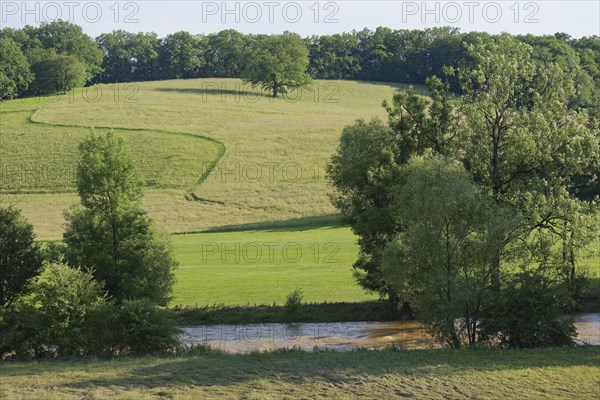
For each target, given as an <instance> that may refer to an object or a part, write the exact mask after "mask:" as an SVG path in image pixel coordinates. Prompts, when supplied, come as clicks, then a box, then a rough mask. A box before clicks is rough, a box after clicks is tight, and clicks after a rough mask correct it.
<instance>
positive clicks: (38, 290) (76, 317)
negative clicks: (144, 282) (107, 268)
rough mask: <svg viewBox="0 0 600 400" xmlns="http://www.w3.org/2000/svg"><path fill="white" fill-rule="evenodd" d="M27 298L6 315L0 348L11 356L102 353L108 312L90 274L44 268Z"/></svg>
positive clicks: (60, 266) (55, 266)
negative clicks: (8, 349)
mask: <svg viewBox="0 0 600 400" xmlns="http://www.w3.org/2000/svg"><path fill="white" fill-rule="evenodd" d="M31 292H32V293H31V296H28V297H27V298H23V299H22V300H21V301H20V302H19V303H18V304H16V305H15V307H14V308H12V309H11V310H10V311H8V312H7V313H6V318H5V324H6V326H5V327H6V330H7V334H6V335H5V343H6V345H7V347H8V348H10V349H11V350H12V351H15V352H16V354H17V355H23V356H30V357H41V356H53V357H54V356H73V355H86V354H96V353H97V352H99V349H102V348H103V347H104V343H103V342H102V340H103V339H105V335H104V334H105V333H106V329H107V328H106V327H107V326H109V325H110V323H109V321H107V320H106V318H107V316H109V315H110V314H111V312H110V308H112V307H111V305H110V303H107V301H106V298H105V296H104V294H103V293H102V290H101V286H100V284H99V283H98V282H96V281H95V280H94V278H93V277H92V275H91V274H90V273H87V272H84V271H82V270H80V269H75V268H71V267H69V266H67V265H64V264H47V265H46V267H45V269H44V271H43V273H42V274H41V275H40V277H39V278H38V279H37V280H36V281H35V282H34V283H33V284H32V285H31Z"/></svg>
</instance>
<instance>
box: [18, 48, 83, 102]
mask: <svg viewBox="0 0 600 400" xmlns="http://www.w3.org/2000/svg"><path fill="white" fill-rule="evenodd" d="M33 53H35V55H30V59H31V71H32V73H33V74H34V75H35V79H34V80H33V83H32V84H31V87H30V89H29V93H31V94H35V95H44V94H52V93H66V92H67V91H69V90H71V89H73V88H75V87H79V86H82V85H83V82H84V79H85V65H84V64H82V63H81V62H80V61H79V60H78V59H77V57H75V56H73V55H65V54H56V53H55V52H54V50H42V49H36V50H33V51H32V54H33Z"/></svg>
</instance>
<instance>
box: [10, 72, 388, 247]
mask: <svg viewBox="0 0 600 400" xmlns="http://www.w3.org/2000/svg"><path fill="white" fill-rule="evenodd" d="M328 84H330V83H328V82H325V81H317V82H316V86H315V88H318V91H316V90H314V91H308V90H305V91H304V92H303V93H302V96H301V98H300V100H299V101H297V102H293V101H290V100H289V99H287V100H286V99H283V98H279V99H275V100H273V99H271V98H269V97H266V96H264V97H263V96H250V95H241V96H237V95H236V94H234V93H232V92H236V91H237V92H238V93H239V88H238V86H236V85H240V81H239V80H236V79H210V80H209V79H194V80H175V81H159V82H142V83H137V84H135V85H137V87H138V89H139V91H138V92H137V93H135V95H133V98H134V100H137V102H128V101H126V100H127V95H130V94H131V93H133V92H123V93H122V95H120V97H118V98H115V89H114V87H113V86H110V85H100V86H98V88H100V89H101V90H102V94H101V95H100V96H99V100H98V101H95V102H90V101H85V98H84V96H83V95H82V92H81V91H80V90H79V91H76V92H75V93H74V94H73V95H70V96H63V97H60V98H58V99H55V100H53V101H51V102H50V101H43V100H42V101H37V102H36V101H35V100H25V101H22V100H17V101H12V102H5V103H3V105H2V108H3V110H15V109H31V108H37V109H38V111H36V112H35V113H34V114H33V117H32V119H33V121H35V122H39V123H45V124H62V125H78V126H82V127H89V126H97V127H98V126H103V127H114V128H135V129H148V130H160V131H170V132H182V133H188V134H193V135H201V136H204V137H209V138H212V139H215V140H217V141H219V142H221V143H223V144H224V145H225V148H226V150H225V155H224V157H223V158H222V159H221V161H220V163H219V164H218V165H217V168H216V169H215V170H214V171H213V173H212V174H211V175H210V176H208V178H207V179H206V181H205V182H204V183H203V184H202V185H201V186H200V187H199V188H198V189H197V190H196V195H197V197H198V198H199V199H201V200H199V201H188V200H186V199H185V198H184V196H182V195H181V193H180V192H173V191H171V192H169V191H161V192H160V193H151V192H149V193H148V196H147V199H146V201H145V207H146V209H147V210H148V212H149V213H150V215H151V216H152V217H153V218H154V219H155V220H156V221H157V223H158V224H159V225H161V226H163V227H164V228H165V229H167V230H168V231H171V232H174V231H189V230H198V229H205V228H210V227H217V226H222V225H240V224H247V223H257V222H262V221H278V220H287V219H292V218H302V217H307V216H313V215H325V214H329V213H332V212H333V211H334V209H333V207H332V206H331V204H330V201H329V199H328V196H327V193H328V191H329V188H328V185H327V182H326V180H325V177H324V167H325V163H326V162H327V160H328V159H329V157H330V156H331V154H332V153H333V151H334V150H335V147H336V145H337V143H338V138H339V135H340V133H341V130H342V128H343V127H344V126H345V125H347V124H349V123H351V122H352V121H354V120H355V119H357V118H361V117H362V118H371V117H372V116H379V117H382V118H385V110H383V108H382V107H381V102H382V101H383V99H386V98H390V97H391V96H392V95H393V94H394V93H395V91H396V88H395V87H393V86H390V85H385V84H372V83H362V82H345V81H335V82H331V84H332V86H327V85H328ZM211 85H218V87H219V90H217V91H215V90H214V89H213V90H204V89H210V88H211V87H212V86H211ZM221 89H222V90H221ZM88 91H89V92H90V96H91V94H94V92H93V89H88ZM3 119H4V118H3ZM3 123H4V122H3ZM0 128H1V127H0ZM62 129H64V130H65V131H68V130H69V129H72V128H62ZM1 130H2V132H4V129H1ZM0 140H4V138H0ZM40 146H42V147H43V145H42V144H41V145H40ZM22 151H23V153H22V154H20V155H21V156H25V157H27V155H28V153H27V152H26V151H27V150H26V149H22ZM207 167H208V164H207V165H206V168H200V170H194V171H189V170H187V169H186V170H185V171H178V172H177V173H178V174H183V173H186V174H192V175H193V176H195V177H199V176H200V175H201V174H202V172H205V171H206V169H207ZM3 199H6V196H0V201H1V200H3ZM73 200H74V198H73V197H72V196H69V195H64V194H58V195H51V196H47V195H42V196H39V195H19V196H18V201H19V206H20V207H21V208H22V209H23V210H24V213H25V214H26V215H27V216H28V217H29V218H30V220H31V221H32V223H33V224H34V226H35V227H36V231H37V233H38V236H39V237H40V238H56V237H60V233H61V223H62V213H63V210H64V209H65V208H66V207H68V206H69V205H70V204H71V203H72V202H73Z"/></svg>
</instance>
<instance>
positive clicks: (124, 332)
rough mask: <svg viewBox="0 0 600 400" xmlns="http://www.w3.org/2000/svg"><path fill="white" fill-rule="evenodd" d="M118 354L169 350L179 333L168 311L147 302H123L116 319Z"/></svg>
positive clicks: (137, 300) (173, 345) (141, 300)
mask: <svg viewBox="0 0 600 400" xmlns="http://www.w3.org/2000/svg"><path fill="white" fill-rule="evenodd" d="M116 329H117V330H118V332H119V334H118V348H119V352H120V353H121V354H136V355H139V354H152V353H163V352H168V351H173V350H175V349H176V348H177V346H178V344H179V341H178V340H177V337H176V335H177V334H178V333H179V332H180V331H179V329H178V328H177V327H176V326H175V322H174V319H173V318H172V314H171V313H170V311H168V310H166V309H163V308H160V307H158V306H156V305H155V304H154V303H152V301H150V300H148V299H136V300H125V301H123V303H122V304H121V306H120V308H119V310H118V315H117V319H116Z"/></svg>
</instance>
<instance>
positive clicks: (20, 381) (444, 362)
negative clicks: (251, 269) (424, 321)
mask: <svg viewBox="0 0 600 400" xmlns="http://www.w3.org/2000/svg"><path fill="white" fill-rule="evenodd" d="M0 369H1V370H2V379H1V380H0V396H2V397H4V398H7V399H15V400H18V399H60V400H63V399H80V398H81V399H83V398H85V399H211V398H227V399H283V398H294V399H297V398H306V399H315V398H319V399H355V398H359V397H360V398H368V399H389V398H418V399H448V398H451V399H472V398H478V399H509V398H510V399H525V398H526V399H597V398H598V385H599V384H600V380H599V377H600V348H598V347H585V348H557V349H540V350H464V351H452V350H409V351H353V352H347V353H335V352H317V353H304V352H297V351H287V352H275V353H253V354H246V355H228V354H209V355H205V356H200V357H143V358H119V359H113V360H97V359H91V360H75V361H39V362H4V363H1V364H0Z"/></svg>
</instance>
